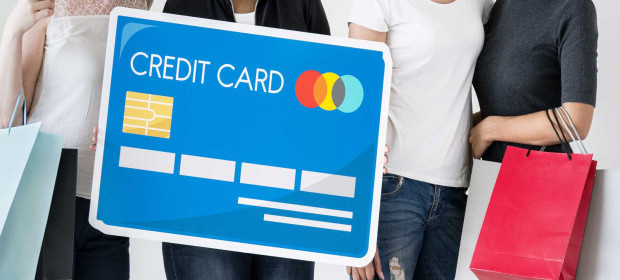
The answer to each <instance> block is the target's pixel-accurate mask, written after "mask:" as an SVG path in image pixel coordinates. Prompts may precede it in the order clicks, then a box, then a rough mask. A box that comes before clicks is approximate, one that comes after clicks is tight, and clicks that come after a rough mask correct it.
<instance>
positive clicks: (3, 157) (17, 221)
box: [0, 94, 62, 280]
mask: <svg viewBox="0 0 620 280" xmlns="http://www.w3.org/2000/svg"><path fill="white" fill-rule="evenodd" d="M20 98H21V94H20ZM18 99H19V98H18ZM18 102H19V100H18ZM24 107H25V106H24ZM13 115H15V112H14V113H13ZM25 119H26V118H25V117H24V122H25ZM11 125H12V121H11ZM11 125H9V128H8V129H2V130H0V279H15V280H21V279H28V280H30V279H34V276H35V272H36V268H37V261H38V259H39V252H40V250H41V242H42V241H43V234H44V232H45V226H46V223H47V217H48V214H49V209H50V203H51V200H52V193H53V190H54V183H55V181H56V174H57V171H58V163H59V161H60V154H61V151H62V138H61V137H59V136H56V135H52V134H47V133H41V132H39V127H40V123H35V124H29V125H23V126H20V127H14V128H10V127H11Z"/></svg>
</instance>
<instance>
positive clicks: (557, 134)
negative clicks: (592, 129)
mask: <svg viewBox="0 0 620 280" xmlns="http://www.w3.org/2000/svg"><path fill="white" fill-rule="evenodd" d="M545 113H546V114H547V119H548V120H549V123H550V124H551V128H553V132H555V136H557V137H558V140H560V144H562V149H563V150H564V152H565V153H566V155H567V156H568V159H569V160H573V158H572V157H571V155H570V154H571V151H570V145H568V146H569V148H566V146H567V142H565V141H563V140H562V137H560V134H559V133H558V130H557V129H556V128H555V124H553V121H552V120H551V116H550V115H549V110H545ZM560 130H561V129H560ZM562 135H564V132H562ZM528 154H529V153H528Z"/></svg>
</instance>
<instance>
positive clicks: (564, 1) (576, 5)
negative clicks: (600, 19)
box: [556, 0, 596, 16]
mask: <svg viewBox="0 0 620 280" xmlns="http://www.w3.org/2000/svg"><path fill="white" fill-rule="evenodd" d="M556 1H557V2H558V5H559V9H560V10H561V14H562V15H564V16H575V15H596V7H595V6H594V3H593V2H592V0H556Z"/></svg>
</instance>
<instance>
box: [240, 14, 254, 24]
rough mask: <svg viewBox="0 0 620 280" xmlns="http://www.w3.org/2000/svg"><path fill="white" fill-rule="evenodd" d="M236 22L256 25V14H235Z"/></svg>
mask: <svg viewBox="0 0 620 280" xmlns="http://www.w3.org/2000/svg"><path fill="white" fill-rule="evenodd" d="M235 21H236V22H237V23H243V24H249V25H256V12H251V13H245V14H237V13H235Z"/></svg>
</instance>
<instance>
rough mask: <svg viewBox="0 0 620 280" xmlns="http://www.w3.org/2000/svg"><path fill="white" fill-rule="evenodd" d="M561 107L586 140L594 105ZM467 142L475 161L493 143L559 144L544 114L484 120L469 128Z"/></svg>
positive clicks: (571, 104) (491, 117) (580, 104)
mask: <svg viewBox="0 0 620 280" xmlns="http://www.w3.org/2000/svg"><path fill="white" fill-rule="evenodd" d="M562 107H564V109H566V111H567V112H568V114H569V115H570V118H571V119H572V121H573V123H574V124H575V128H576V129H577V133H579V135H580V136H581V138H582V139H585V138H586V137H587V136H588V133H589V132H590V126H591V124H592V118H593V116H594V106H592V105H589V104H584V103H573V102H567V103H564V104H562ZM558 117H560V116H558ZM565 119H566V118H565ZM551 120H552V121H553V123H554V124H555V126H556V127H557V128H562V130H563V131H564V133H565V134H566V135H568V134H567V133H568V132H567V131H566V130H565V129H564V126H563V125H562V124H561V123H560V124H557V123H556V121H555V119H554V118H553V117H552V118H551ZM469 141H470V142H471V144H472V148H473V153H474V157H475V158H480V157H482V154H483V153H484V151H485V150H486V149H487V148H488V147H489V146H490V145H491V143H493V142H494V141H502V142H512V143H520V144H529V145H537V146H551V145H556V144H559V143H560V141H559V140H558V138H557V136H556V135H555V132H553V129H552V128H551V124H550V123H549V120H548V119H547V115H546V113H545V111H540V112H536V113H532V114H528V115H523V116H515V117H500V116H490V117H487V118H485V119H484V120H482V121H481V122H480V123H479V124H478V125H476V126H475V127H474V128H473V129H472V131H471V134H470V138H469Z"/></svg>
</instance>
